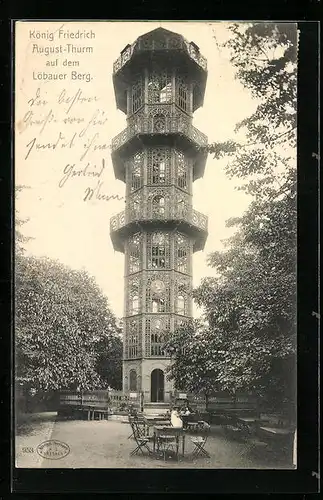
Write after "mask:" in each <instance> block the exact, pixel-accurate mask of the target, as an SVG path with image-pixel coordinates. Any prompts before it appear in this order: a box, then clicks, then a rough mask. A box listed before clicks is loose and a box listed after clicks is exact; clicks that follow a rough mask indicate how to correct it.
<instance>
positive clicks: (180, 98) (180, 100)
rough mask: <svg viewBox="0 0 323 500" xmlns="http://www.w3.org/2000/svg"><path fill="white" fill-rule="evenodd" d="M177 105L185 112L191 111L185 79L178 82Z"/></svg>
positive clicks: (179, 79) (178, 79)
mask: <svg viewBox="0 0 323 500" xmlns="http://www.w3.org/2000/svg"><path fill="white" fill-rule="evenodd" d="M176 104H177V105H178V106H179V107H180V108H181V109H182V110H183V111H189V91H188V86H187V84H186V82H185V81H184V79H183V78H180V77H178V78H177V80H176Z"/></svg>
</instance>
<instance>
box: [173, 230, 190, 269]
mask: <svg viewBox="0 0 323 500" xmlns="http://www.w3.org/2000/svg"><path fill="white" fill-rule="evenodd" d="M176 261H177V262H176V264H177V266H176V268H177V271H180V272H181V273H188V271H189V268H188V265H189V243H188V241H187V240H186V239H185V238H184V237H183V236H181V235H178V236H177V240H176Z"/></svg>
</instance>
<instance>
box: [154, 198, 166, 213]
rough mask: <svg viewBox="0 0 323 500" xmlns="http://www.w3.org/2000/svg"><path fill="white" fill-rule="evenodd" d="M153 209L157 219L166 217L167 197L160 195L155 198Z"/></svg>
mask: <svg viewBox="0 0 323 500" xmlns="http://www.w3.org/2000/svg"><path fill="white" fill-rule="evenodd" d="M152 209H153V215H154V216H155V217H163V216H164V215H165V197H164V196H162V195H160V194H158V195H156V196H154V198H153V202H152Z"/></svg>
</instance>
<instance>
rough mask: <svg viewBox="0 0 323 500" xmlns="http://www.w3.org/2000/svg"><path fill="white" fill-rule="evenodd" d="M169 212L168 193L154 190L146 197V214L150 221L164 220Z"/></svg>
mask: <svg viewBox="0 0 323 500" xmlns="http://www.w3.org/2000/svg"><path fill="white" fill-rule="evenodd" d="M168 211H169V196H168V192H167V191H165V190H161V189H154V191H152V192H150V193H149V196H148V214H149V216H151V218H152V219H164V218H165V217H167V214H168Z"/></svg>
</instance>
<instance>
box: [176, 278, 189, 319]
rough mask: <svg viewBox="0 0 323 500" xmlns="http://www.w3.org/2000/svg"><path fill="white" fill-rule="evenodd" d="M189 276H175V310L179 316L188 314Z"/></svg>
mask: <svg viewBox="0 0 323 500" xmlns="http://www.w3.org/2000/svg"><path fill="white" fill-rule="evenodd" d="M190 292H191V278H190V277H188V276H183V275H176V277H175V312H176V314H179V315H181V316H187V315H188V314H190V307H189V305H190V295H191V293H190Z"/></svg>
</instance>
